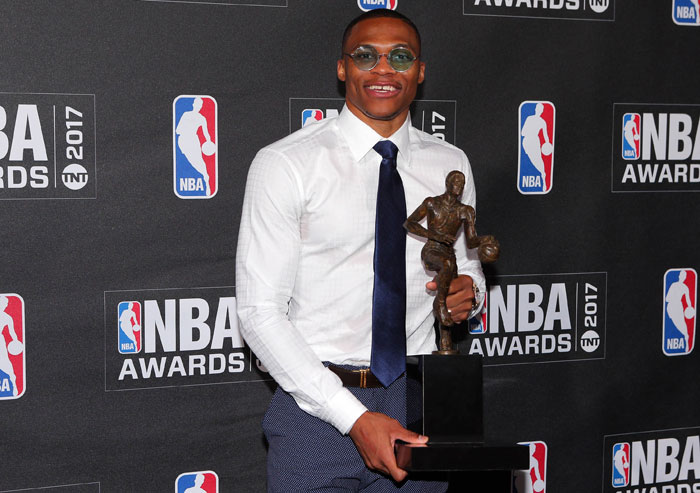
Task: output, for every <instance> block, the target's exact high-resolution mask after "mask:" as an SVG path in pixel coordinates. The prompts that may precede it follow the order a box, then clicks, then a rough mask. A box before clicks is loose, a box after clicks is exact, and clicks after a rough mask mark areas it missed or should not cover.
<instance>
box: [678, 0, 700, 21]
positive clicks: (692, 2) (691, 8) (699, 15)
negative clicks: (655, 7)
mask: <svg viewBox="0 0 700 493" xmlns="http://www.w3.org/2000/svg"><path fill="white" fill-rule="evenodd" d="M671 15H672V16H673V22H675V23H676V24H678V25H679V26H700V4H699V3H698V0H673V12H672V14H671Z"/></svg>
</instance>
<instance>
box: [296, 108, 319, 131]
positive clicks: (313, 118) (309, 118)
mask: <svg viewBox="0 0 700 493" xmlns="http://www.w3.org/2000/svg"><path fill="white" fill-rule="evenodd" d="M321 120H323V111H321V110H304V111H302V112H301V126H302V128H303V127H305V126H306V125H308V124H309V123H315V122H320V121H321Z"/></svg>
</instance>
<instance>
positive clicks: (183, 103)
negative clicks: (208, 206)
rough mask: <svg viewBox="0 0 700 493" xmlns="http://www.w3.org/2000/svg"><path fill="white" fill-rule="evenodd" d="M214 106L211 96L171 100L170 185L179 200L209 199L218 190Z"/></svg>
mask: <svg viewBox="0 0 700 493" xmlns="http://www.w3.org/2000/svg"><path fill="white" fill-rule="evenodd" d="M217 130H218V128H217V105H216V101H215V100H214V98H212V97H211V96H178V97H177V98H175V100H174V101H173V179H174V183H173V186H174V188H175V195H177V196H178V197H180V198H181V199H210V198H212V197H213V196H214V195H216V192H217V190H218V181H217V180H218V170H219V153H218V152H217V151H218V144H217V141H218V139H217Z"/></svg>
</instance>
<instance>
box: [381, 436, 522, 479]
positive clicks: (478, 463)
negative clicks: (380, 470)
mask: <svg viewBox="0 0 700 493" xmlns="http://www.w3.org/2000/svg"><path fill="white" fill-rule="evenodd" d="M394 450H395V452H396V463H397V465H398V466H399V467H400V468H401V469H403V470H405V471H409V472H429V471H512V470H517V469H528V468H529V467H530V449H529V447H528V446H526V445H506V446H492V445H480V444H469V443H433V442H428V443H427V444H426V445H414V444H409V443H396V445H395V446H394Z"/></svg>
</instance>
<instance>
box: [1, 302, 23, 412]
mask: <svg viewBox="0 0 700 493" xmlns="http://www.w3.org/2000/svg"><path fill="white" fill-rule="evenodd" d="M25 376H26V361H25V351H24V300H23V299H22V297H21V296H20V295H18V294H14V293H8V294H0V400H10V399H18V398H20V397H22V395H23V394H24V389H25V385H26V382H25V380H26V378H25Z"/></svg>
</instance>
